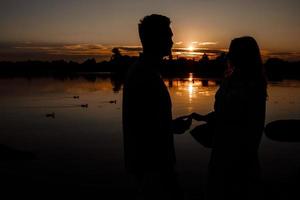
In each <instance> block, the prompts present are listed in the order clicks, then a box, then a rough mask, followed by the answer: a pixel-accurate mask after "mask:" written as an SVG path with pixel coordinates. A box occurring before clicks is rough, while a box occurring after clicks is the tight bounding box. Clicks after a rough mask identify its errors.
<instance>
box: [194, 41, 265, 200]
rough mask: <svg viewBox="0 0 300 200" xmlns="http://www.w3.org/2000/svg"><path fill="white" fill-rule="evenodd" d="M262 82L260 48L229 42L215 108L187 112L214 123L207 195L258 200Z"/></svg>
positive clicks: (263, 91)
mask: <svg viewBox="0 0 300 200" xmlns="http://www.w3.org/2000/svg"><path fill="white" fill-rule="evenodd" d="M266 88H267V81H266V78H265V73H264V68H263V64H262V60H261V55H260V51H259V47H258V45H257V43H256V41H255V39H254V38H252V37H249V36H246V37H241V38H236V39H234V40H232V41H231V44H230V48H229V53H228V67H227V70H226V73H225V78H224V80H223V82H222V84H221V86H220V88H219V89H218V91H217V93H216V95H215V105H214V112H212V113H209V114H208V115H205V116H203V115H199V114H196V113H193V114H192V117H193V119H195V120H198V121H199V120H201V121H213V124H214V128H213V136H212V153H211V159H210V163H209V175H208V199H218V200H220V199H259V198H260V194H259V190H260V189H259V188H260V186H259V185H260V184H259V183H260V181H259V179H260V169H259V168H260V167H259V160H258V148H259V144H260V141H261V137H262V133H263V128H264V123H265V109H266V96H267V89H266Z"/></svg>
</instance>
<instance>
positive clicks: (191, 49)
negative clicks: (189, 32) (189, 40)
mask: <svg viewBox="0 0 300 200" xmlns="http://www.w3.org/2000/svg"><path fill="white" fill-rule="evenodd" d="M187 49H188V50H189V51H194V50H195V47H194V46H193V45H192V44H191V45H190V46H189V47H188V48H187Z"/></svg>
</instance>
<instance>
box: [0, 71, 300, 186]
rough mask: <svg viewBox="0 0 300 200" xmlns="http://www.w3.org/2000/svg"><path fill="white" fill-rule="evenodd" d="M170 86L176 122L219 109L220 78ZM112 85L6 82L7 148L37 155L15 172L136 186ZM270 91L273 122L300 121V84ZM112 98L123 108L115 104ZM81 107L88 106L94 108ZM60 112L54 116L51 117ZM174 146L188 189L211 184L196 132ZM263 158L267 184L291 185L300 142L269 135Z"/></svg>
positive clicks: (1, 102)
mask: <svg viewBox="0 0 300 200" xmlns="http://www.w3.org/2000/svg"><path fill="white" fill-rule="evenodd" d="M165 83H166V85H168V86H169V91H170V95H171V98H172V101H173V116H174V117H177V116H180V115H186V114H189V113H191V112H198V113H203V114H204V113H207V112H209V111H211V110H212V109H213V101H214V95H215V92H216V90H217V89H218V85H217V84H216V81H214V80H210V81H208V82H207V81H201V80H200V79H197V78H193V77H192V75H190V77H187V78H185V79H173V80H165ZM113 87H114V86H113V85H112V83H111V80H110V79H97V80H96V81H95V82H90V81H87V80H85V79H76V80H65V81H61V80H54V79H50V78H49V79H47V78H41V79H31V80H28V79H22V78H16V79H0V94H1V97H0V110H1V111H0V114H1V115H0V118H1V120H0V130H1V135H0V143H1V144H5V145H7V146H10V147H13V148H16V149H21V150H27V151H31V152H34V153H35V154H36V155H37V158H38V159H37V160H34V161H30V162H22V165H21V166H22V169H15V170H16V173H20V174H21V173H22V174H27V176H28V177H30V178H31V179H33V180H35V179H40V177H41V176H45V177H47V179H51V178H53V177H56V178H57V177H62V178H61V179H60V181H62V182H63V181H65V182H68V183H69V182H72V183H74V184H75V183H76V181H77V182H80V184H82V183H83V182H84V184H99V185H101V187H105V188H111V187H114V188H116V187H119V188H122V187H130V184H126V186H124V184H125V183H126V181H127V179H126V175H125V173H124V168H123V143H122V132H121V128H122V126H121V111H122V107H121V102H122V91H119V92H114V91H113ZM268 94H269V98H268V101H267V116H266V121H267V122H270V121H272V120H276V119H291V118H292V119H300V81H294V80H292V81H283V82H276V83H275V82H274V83H270V84H269V87H268ZM73 96H79V99H75V98H73ZM112 100H113V101H115V100H116V103H110V102H109V101H112ZM141 100H142V97H141ZM82 104H88V108H85V107H81V105H82ZM53 112H54V113H55V118H51V117H46V114H49V113H53ZM196 125H197V123H195V122H194V123H193V126H196ZM175 145H176V153H177V161H178V162H177V169H178V170H177V171H178V172H179V174H180V178H181V180H182V185H183V187H185V188H186V189H191V188H199V184H203V182H204V180H205V176H206V170H207V164H208V160H209V155H210V154H209V153H210V150H209V149H205V148H203V147H202V146H201V145H199V144H198V143H197V142H196V141H194V140H193V138H192V137H191V136H190V135H189V133H186V134H184V135H179V136H176V137H175ZM260 158H261V163H262V169H263V176H264V180H265V181H266V182H274V181H276V182H288V181H290V180H293V179H296V174H297V173H299V171H300V144H299V143H284V142H275V141H271V140H269V139H267V138H265V137H264V138H263V140H262V143H261V148H260ZM1 167H2V171H4V172H5V171H10V170H11V163H9V162H7V163H5V164H4V165H2V166H1ZM24 172H26V173H24ZM62 174H63V176H62ZM28 177H27V178H28ZM64 177H65V178H64ZM53 179H54V178H53Z"/></svg>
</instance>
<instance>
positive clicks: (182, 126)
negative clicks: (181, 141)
mask: <svg viewBox="0 0 300 200" xmlns="http://www.w3.org/2000/svg"><path fill="white" fill-rule="evenodd" d="M191 124H192V117H191V115H187V116H182V117H178V118H176V119H174V120H173V122H172V128H173V133H175V134H183V133H184V132H185V131H186V130H187V129H189V128H190V126H191Z"/></svg>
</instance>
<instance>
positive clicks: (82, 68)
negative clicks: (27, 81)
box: [0, 48, 300, 80]
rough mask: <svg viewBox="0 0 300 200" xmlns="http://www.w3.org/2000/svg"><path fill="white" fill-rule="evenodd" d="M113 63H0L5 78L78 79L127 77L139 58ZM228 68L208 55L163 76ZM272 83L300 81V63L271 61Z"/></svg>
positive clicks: (167, 65)
mask: <svg viewBox="0 0 300 200" xmlns="http://www.w3.org/2000/svg"><path fill="white" fill-rule="evenodd" d="M112 53H113V54H112V57H111V59H110V60H109V61H102V62H98V63H97V62H96V60H95V59H94V58H90V59H87V60H86V61H84V62H83V63H77V62H74V61H69V62H67V61H65V60H57V61H22V62H9V61H2V62H0V76H1V77H16V76H25V77H36V76H50V77H77V76H79V75H80V74H81V75H84V74H86V75H87V74H89V73H95V72H104V73H109V74H113V75H116V76H119V77H124V75H125V74H126V72H127V70H128V68H129V67H130V66H131V65H132V64H133V63H134V62H136V60H137V59H138V57H136V56H132V57H130V56H127V55H125V56H123V55H121V53H120V51H119V50H118V49H116V48H114V49H113V50H112ZM226 65H227V60H226V53H221V54H220V55H218V56H217V57H216V58H215V59H209V57H208V56H207V55H206V54H204V55H203V56H202V58H201V59H200V60H197V61H196V60H194V59H187V58H183V57H181V58H178V59H168V60H164V62H163V66H162V68H161V69H162V71H161V73H162V75H163V76H165V77H182V76H185V75H186V74H188V73H195V74H196V75H198V76H199V77H208V78H222V77H223V74H224V71H225V68H226ZM264 65H265V69H266V73H267V76H268V79H269V80H283V79H300V61H297V62H288V61H285V60H282V59H280V58H269V59H268V60H267V61H266V62H265V63H264Z"/></svg>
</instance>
